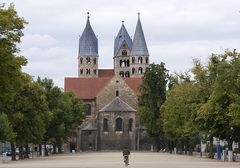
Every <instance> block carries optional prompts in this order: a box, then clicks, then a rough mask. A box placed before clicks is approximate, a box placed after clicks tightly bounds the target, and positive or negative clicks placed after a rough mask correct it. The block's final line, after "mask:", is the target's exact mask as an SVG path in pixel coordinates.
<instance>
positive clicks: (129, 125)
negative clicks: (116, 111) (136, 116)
mask: <svg viewBox="0 0 240 168" xmlns="http://www.w3.org/2000/svg"><path fill="white" fill-rule="evenodd" d="M128 130H129V131H132V130H133V119H132V118H131V119H129V122H128Z"/></svg>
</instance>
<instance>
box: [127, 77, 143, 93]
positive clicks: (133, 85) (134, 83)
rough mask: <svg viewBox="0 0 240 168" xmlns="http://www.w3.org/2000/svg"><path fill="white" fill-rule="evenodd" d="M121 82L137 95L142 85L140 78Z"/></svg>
mask: <svg viewBox="0 0 240 168" xmlns="http://www.w3.org/2000/svg"><path fill="white" fill-rule="evenodd" d="M123 80H124V81H125V82H126V83H127V85H128V86H129V87H130V88H131V89H132V90H133V91H134V92H135V93H137V94H138V93H139V87H140V86H141V84H142V78H123Z"/></svg>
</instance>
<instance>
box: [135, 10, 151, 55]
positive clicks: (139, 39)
mask: <svg viewBox="0 0 240 168" xmlns="http://www.w3.org/2000/svg"><path fill="white" fill-rule="evenodd" d="M131 55H139V56H149V53H148V48H147V44H146V41H145V37H144V33H143V29H142V24H141V21H140V13H138V21H137V26H136V30H135V33H134V38H133V46H132V51H131Z"/></svg>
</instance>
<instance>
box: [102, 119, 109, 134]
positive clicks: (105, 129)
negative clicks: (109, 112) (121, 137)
mask: <svg viewBox="0 0 240 168" xmlns="http://www.w3.org/2000/svg"><path fill="white" fill-rule="evenodd" d="M107 131H108V120H107V119H106V118H104V119H103V132H107Z"/></svg>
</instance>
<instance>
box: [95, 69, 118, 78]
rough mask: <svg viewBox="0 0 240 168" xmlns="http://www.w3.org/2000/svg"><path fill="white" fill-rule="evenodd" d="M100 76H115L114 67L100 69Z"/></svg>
mask: <svg viewBox="0 0 240 168" xmlns="http://www.w3.org/2000/svg"><path fill="white" fill-rule="evenodd" d="M98 76H99V77H113V76H114V69H99V70H98Z"/></svg>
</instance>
